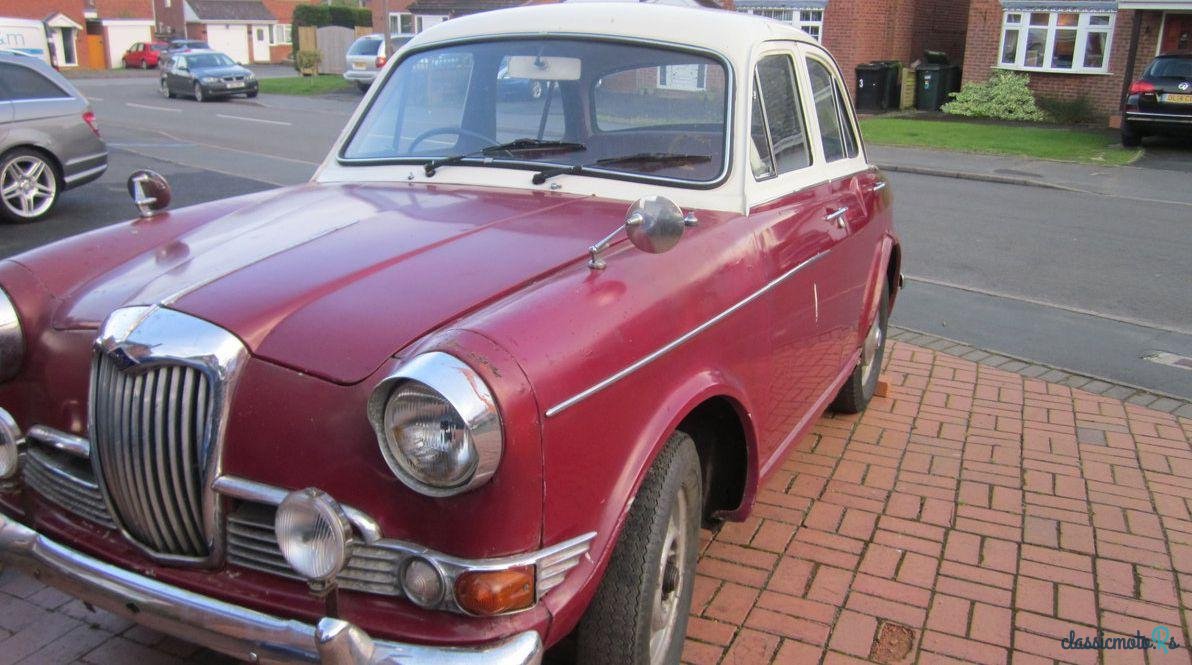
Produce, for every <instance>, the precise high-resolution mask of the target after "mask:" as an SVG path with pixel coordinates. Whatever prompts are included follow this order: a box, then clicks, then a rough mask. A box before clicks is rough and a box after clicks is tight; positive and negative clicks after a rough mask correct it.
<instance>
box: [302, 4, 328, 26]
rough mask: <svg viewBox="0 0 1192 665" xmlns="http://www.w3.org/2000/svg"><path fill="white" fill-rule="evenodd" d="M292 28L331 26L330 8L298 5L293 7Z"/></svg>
mask: <svg viewBox="0 0 1192 665" xmlns="http://www.w3.org/2000/svg"><path fill="white" fill-rule="evenodd" d="M293 21H294V27H298V26H300V25H313V26H315V27H316V28H318V27H322V26H324V25H331V8H330V7H328V6H327V5H298V6H297V7H294V18H293Z"/></svg>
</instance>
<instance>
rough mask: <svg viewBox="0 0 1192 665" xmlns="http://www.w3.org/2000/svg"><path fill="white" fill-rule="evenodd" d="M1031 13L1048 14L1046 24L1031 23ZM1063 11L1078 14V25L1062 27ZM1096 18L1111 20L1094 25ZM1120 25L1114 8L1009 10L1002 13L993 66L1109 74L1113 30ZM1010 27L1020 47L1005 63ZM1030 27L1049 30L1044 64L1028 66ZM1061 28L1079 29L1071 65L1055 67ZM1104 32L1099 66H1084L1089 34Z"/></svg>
mask: <svg viewBox="0 0 1192 665" xmlns="http://www.w3.org/2000/svg"><path fill="white" fill-rule="evenodd" d="M1032 14H1047V15H1048V16H1047V25H1035V26H1032V25H1031V15H1032ZM1061 14H1076V15H1077V17H1078V20H1077V23H1076V26H1075V27H1074V28H1073V27H1068V26H1060V25H1059V17H1060V15H1061ZM1093 17H1101V18H1104V17H1108V18H1109V23H1108V24H1107V25H1092V24H1091V21H1092V20H1093ZM1116 24H1117V12H1115V11H1098V12H1089V11H1043V12H1032V11H1026V10H1008V11H1006V12H1004V13H1003V14H1002V31H1001V39H999V40H998V47H997V63H996V64H995V65H994V67H995V68H997V69H1012V70H1017V71H1024V72H1053V73H1057V74H1108V73H1109V60H1110V56H1111V55H1112V51H1113V32H1114V27H1115V26H1116ZM1009 30H1017V31H1018V41H1017V42H1016V44H1017V50H1016V51H1015V54H1014V56H1015V57H1014V61H1013V62H1005V61H1004V59H1005V55H1006V54H1005V50H1006V32H1007V31H1009ZM1031 30H1046V31H1047V38H1046V41H1045V42H1044V45H1043V64H1042V66H1035V65H1027V64H1026V47H1027V42H1028V39H1029V33H1030V31H1031ZM1061 31H1075V32H1076V46H1075V50H1074V51H1073V53H1072V67H1070V68H1065V67H1053V66H1052V64H1051V62H1052V58H1053V56H1054V55H1055V43H1056V36H1057V35H1058V34H1059V33H1060V32H1061ZM1092 34H1103V35H1105V56H1104V60H1103V61H1102V64H1101V66H1100V67H1085V66H1084V58H1085V54H1086V49H1087V47H1088V43H1089V35H1092Z"/></svg>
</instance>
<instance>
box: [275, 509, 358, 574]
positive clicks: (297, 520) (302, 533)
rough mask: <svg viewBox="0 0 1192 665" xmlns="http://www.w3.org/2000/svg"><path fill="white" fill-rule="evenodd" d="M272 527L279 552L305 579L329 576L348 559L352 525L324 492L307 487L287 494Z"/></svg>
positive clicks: (337, 570) (338, 569)
mask: <svg viewBox="0 0 1192 665" xmlns="http://www.w3.org/2000/svg"><path fill="white" fill-rule="evenodd" d="M274 531H275V533H276V534H277V544H278V546H279V547H280V549H281V553H282V556H284V557H285V558H286V561H287V562H289V564H290V566H291V567H292V568H293V569H294V570H296V571H298V573H299V574H300V575H302V576H303V577H305V578H307V579H309V580H312V581H316V582H325V581H327V580H330V579H331V578H333V577H335V575H336V574H337V573H339V571H340V570H342V569H343V567H344V564H346V563H347V561H348V554H349V551H348V550H349V548H350V547H351V543H352V541H351V536H352V525H351V523H350V522H348V518H347V516H346V515H344V511H343V508H341V507H340V505H339V504H338V503H336V502H335V500H334V499H332V498H331V497H330V496H328V495H327V493H326V492H323V491H320V490H317V489H314V488H311V487H308V488H306V489H304V490H297V491H294V492H290V493H289V494H287V495H286V498H285V499H283V500H282V502H281V505H280V506H278V507H277V520H276V522H275V526H274Z"/></svg>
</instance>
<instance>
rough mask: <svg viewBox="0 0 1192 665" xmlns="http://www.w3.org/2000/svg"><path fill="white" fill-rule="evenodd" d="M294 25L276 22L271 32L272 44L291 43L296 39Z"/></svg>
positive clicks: (270, 39) (270, 40)
mask: <svg viewBox="0 0 1192 665" xmlns="http://www.w3.org/2000/svg"><path fill="white" fill-rule="evenodd" d="M293 30H294V26H293V25H291V24H289V23H276V24H274V25H273V30H272V31H270V33H269V43H270V44H289V43H292V42H293V40H294V33H293Z"/></svg>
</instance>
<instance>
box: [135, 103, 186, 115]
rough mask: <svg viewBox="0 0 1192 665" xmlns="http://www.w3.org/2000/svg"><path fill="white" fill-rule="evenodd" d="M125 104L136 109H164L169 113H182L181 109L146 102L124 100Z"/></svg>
mask: <svg viewBox="0 0 1192 665" xmlns="http://www.w3.org/2000/svg"><path fill="white" fill-rule="evenodd" d="M124 105H125V106H131V107H133V108H138V109H149V110H150V111H166V112H169V113H182V109H168V108H166V107H164V106H149V105H148V104H136V103H133V102H124Z"/></svg>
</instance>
